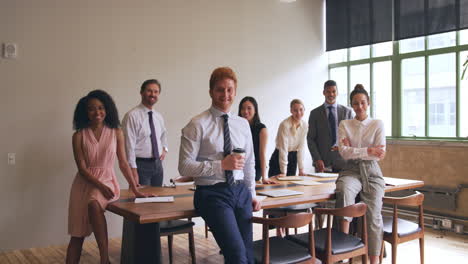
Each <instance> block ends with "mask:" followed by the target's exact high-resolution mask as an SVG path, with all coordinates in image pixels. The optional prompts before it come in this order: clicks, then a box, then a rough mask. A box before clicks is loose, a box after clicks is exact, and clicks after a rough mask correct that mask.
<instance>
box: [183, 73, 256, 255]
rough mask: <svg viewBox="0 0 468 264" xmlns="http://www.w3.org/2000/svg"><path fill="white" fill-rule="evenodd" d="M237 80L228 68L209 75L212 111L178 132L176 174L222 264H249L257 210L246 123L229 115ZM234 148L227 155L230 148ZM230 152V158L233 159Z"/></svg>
mask: <svg viewBox="0 0 468 264" xmlns="http://www.w3.org/2000/svg"><path fill="white" fill-rule="evenodd" d="M236 89H237V77H236V75H235V73H234V71H232V69H231V68H228V67H222V68H217V69H215V70H214V71H213V73H212V74H211V78H210V90H209V93H210V97H211V102H212V103H211V107H210V108H209V109H208V110H206V111H204V112H202V113H201V114H199V115H197V116H195V117H193V118H192V119H191V120H190V122H189V123H188V124H187V125H186V126H185V127H184V128H183V129H182V137H181V144H180V153H179V155H180V156H179V173H180V174H181V175H182V176H186V177H193V179H194V181H195V184H196V186H197V188H196V191H195V195H194V199H193V200H194V207H195V210H196V212H197V213H198V214H199V215H200V216H201V217H202V218H203V219H204V220H205V222H206V223H207V225H208V226H209V227H210V229H211V231H212V233H213V236H214V237H215V239H216V242H217V243H218V245H219V247H220V248H221V251H222V253H223V255H224V259H225V263H236V264H241V263H253V262H254V259H253V242H252V240H253V237H252V222H251V218H252V211H258V210H260V207H261V204H260V202H259V201H258V200H257V199H256V194H255V157H254V150H253V143H252V134H251V132H250V127H249V123H248V122H247V120H246V119H244V118H241V117H239V116H237V115H235V114H234V115H233V114H231V106H232V103H233V101H234V98H235V95H236ZM236 148H242V149H244V151H245V152H244V154H243V155H239V154H237V155H236V154H235V152H236V151H238V153H242V151H241V150H239V149H237V150H234V151H233V152H231V151H232V150H233V149H236ZM231 153H232V154H231Z"/></svg>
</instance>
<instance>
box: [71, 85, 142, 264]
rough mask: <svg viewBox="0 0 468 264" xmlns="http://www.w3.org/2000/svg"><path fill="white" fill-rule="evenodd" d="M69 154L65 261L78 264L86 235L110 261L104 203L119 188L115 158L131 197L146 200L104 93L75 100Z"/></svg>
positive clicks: (105, 260) (112, 198)
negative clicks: (72, 165) (71, 172)
mask: <svg viewBox="0 0 468 264" xmlns="http://www.w3.org/2000/svg"><path fill="white" fill-rule="evenodd" d="M73 126H74V129H75V130H76V132H75V133H74V134H73V140H72V142H73V155H74V157H75V162H76V165H77V167H78V173H77V174H76V176H75V180H74V181H73V185H72V187H71V191H70V203H69V215H68V233H69V234H70V235H71V239H70V244H69V245H68V250H67V258H66V263H78V262H79V260H80V256H81V250H82V246H83V241H84V239H85V237H87V236H89V235H90V234H91V232H93V233H94V236H95V237H96V242H97V245H98V248H99V253H100V256H101V261H100V263H102V264H104V263H109V252H108V238H107V223H106V218H105V216H104V212H105V210H106V207H107V205H108V204H109V203H110V202H113V201H115V200H117V199H118V198H119V195H120V187H119V183H118V182H117V178H116V175H115V172H114V163H115V157H116V156H117V158H118V160H119V167H120V170H121V171H122V173H123V175H124V176H125V178H126V179H127V181H128V183H129V185H130V189H131V190H132V191H133V192H134V193H135V196H136V197H145V195H144V194H142V193H141V192H139V191H138V190H137V188H136V185H135V182H134V180H133V177H132V176H131V175H132V173H131V170H130V167H129V165H128V163H127V158H126V157H125V143H124V137H123V133H122V130H121V129H120V128H119V126H120V121H119V116H118V113H117V108H116V107H115V103H114V101H113V100H112V98H111V97H110V95H109V94H107V93H106V92H104V91H101V90H95V91H92V92H90V93H89V94H88V95H87V96H85V97H83V98H81V99H80V101H79V102H78V104H77V106H76V109H75V114H74V118H73Z"/></svg>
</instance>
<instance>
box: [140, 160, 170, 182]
mask: <svg viewBox="0 0 468 264" xmlns="http://www.w3.org/2000/svg"><path fill="white" fill-rule="evenodd" d="M136 164H137V167H138V168H137V172H138V180H139V183H140V184H141V185H149V186H154V187H161V186H162V183H163V178H164V171H163V166H162V161H161V160H160V159H155V158H136Z"/></svg>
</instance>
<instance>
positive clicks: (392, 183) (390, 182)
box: [384, 177, 408, 186]
mask: <svg viewBox="0 0 468 264" xmlns="http://www.w3.org/2000/svg"><path fill="white" fill-rule="evenodd" d="M384 180H385V185H390V186H397V185H402V184H407V183H408V180H405V179H398V178H388V177H384Z"/></svg>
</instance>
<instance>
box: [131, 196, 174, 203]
mask: <svg viewBox="0 0 468 264" xmlns="http://www.w3.org/2000/svg"><path fill="white" fill-rule="evenodd" d="M170 202H174V196H158V197H147V198H135V203H170Z"/></svg>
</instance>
